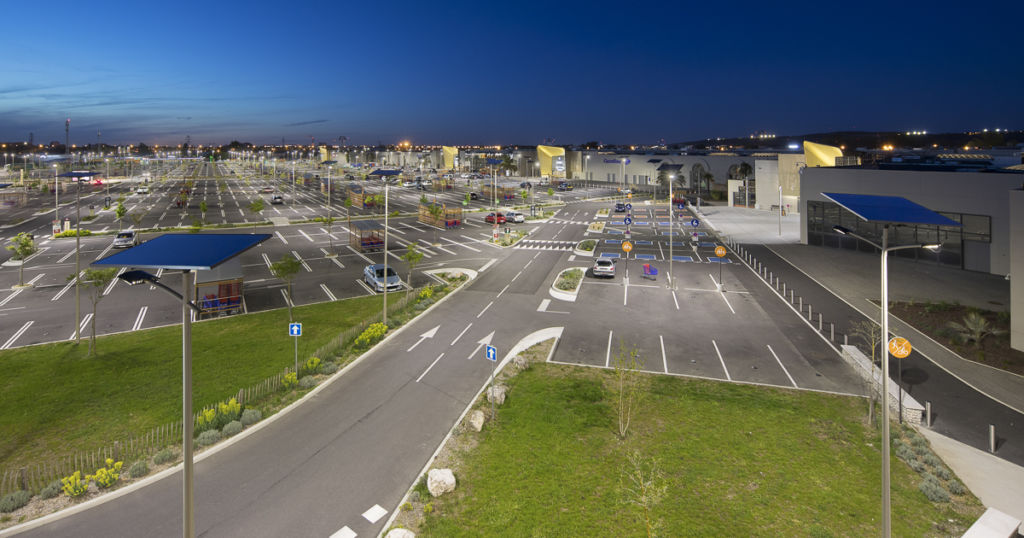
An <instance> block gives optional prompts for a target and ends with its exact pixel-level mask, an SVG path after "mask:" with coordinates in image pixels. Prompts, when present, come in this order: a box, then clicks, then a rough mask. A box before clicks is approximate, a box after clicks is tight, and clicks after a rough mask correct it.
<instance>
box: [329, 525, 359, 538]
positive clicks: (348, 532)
mask: <svg viewBox="0 0 1024 538" xmlns="http://www.w3.org/2000/svg"><path fill="white" fill-rule="evenodd" d="M356 536H357V535H356V533H355V532H354V531H352V529H350V528H348V527H342V528H340V529H338V532H336V533H334V534H332V535H331V538H356Z"/></svg>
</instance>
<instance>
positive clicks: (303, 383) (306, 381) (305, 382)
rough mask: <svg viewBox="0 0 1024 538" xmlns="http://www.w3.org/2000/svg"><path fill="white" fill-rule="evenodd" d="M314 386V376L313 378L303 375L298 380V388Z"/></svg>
mask: <svg viewBox="0 0 1024 538" xmlns="http://www.w3.org/2000/svg"><path fill="white" fill-rule="evenodd" d="M315 386H316V378H314V377H313V376H311V375H307V376H303V377H302V379H300V380H299V388H300V389H311V388H313V387H315Z"/></svg>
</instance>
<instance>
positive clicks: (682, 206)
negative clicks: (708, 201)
mask: <svg viewBox="0 0 1024 538" xmlns="http://www.w3.org/2000/svg"><path fill="white" fill-rule="evenodd" d="M676 207H678V208H679V209H686V204H679V205H678V206H676Z"/></svg>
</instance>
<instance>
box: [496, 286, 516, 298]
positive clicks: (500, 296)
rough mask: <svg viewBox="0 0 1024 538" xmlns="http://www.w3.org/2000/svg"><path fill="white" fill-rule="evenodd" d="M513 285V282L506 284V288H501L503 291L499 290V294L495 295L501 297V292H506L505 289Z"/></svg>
mask: <svg viewBox="0 0 1024 538" xmlns="http://www.w3.org/2000/svg"><path fill="white" fill-rule="evenodd" d="M511 285H512V284H505V287H504V288H501V291H499V292H498V295H497V296H496V297H495V299H497V298H499V297H501V294H502V293H505V290H507V289H508V287H509V286H511Z"/></svg>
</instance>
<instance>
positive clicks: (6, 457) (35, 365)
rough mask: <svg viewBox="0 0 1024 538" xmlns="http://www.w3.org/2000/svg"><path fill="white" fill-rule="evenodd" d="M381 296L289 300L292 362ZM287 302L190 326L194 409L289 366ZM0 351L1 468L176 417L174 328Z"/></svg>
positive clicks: (375, 308)
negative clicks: (91, 352)
mask: <svg viewBox="0 0 1024 538" xmlns="http://www.w3.org/2000/svg"><path fill="white" fill-rule="evenodd" d="M380 307H381V301H380V298H379V297H360V298H355V299H348V300H344V301H336V302H330V303H322V304H316V305H309V306H300V307H296V308H295V310H294V317H295V321H300V322H302V324H303V325H302V329H303V333H302V336H301V337H300V338H299V361H300V362H301V361H303V360H305V359H306V358H308V356H309V354H310V353H312V352H313V351H314V350H316V349H317V348H319V347H320V346H321V345H323V344H324V343H326V342H327V341H328V340H330V339H331V338H332V337H334V336H337V335H338V333H340V332H341V331H342V330H343V329H345V328H347V327H349V326H352V325H355V324H357V323H358V322H359V321H361V320H363V319H364V318H367V317H370V316H371V315H372V314H374V313H377V312H379V311H380ZM287 323H288V311H287V310H286V309H281V310H274V311H269V312H260V313H256V314H249V315H244V316H235V317H229V318H223V319H218V320H214V321H205V322H202V323H195V324H193V325H192V383H193V396H194V398H193V405H194V408H195V409H200V408H201V407H202V406H205V405H210V404H214V403H217V402H220V401H223V400H225V399H227V398H230V397H231V396H234V395H235V394H237V392H238V390H239V389H240V388H244V387H249V386H251V385H253V384H255V383H257V382H259V381H262V380H263V379H265V378H267V377H270V376H272V375H275V374H277V373H280V372H281V371H282V370H284V368H286V367H289V366H292V364H293V362H294V349H293V346H294V344H293V342H292V337H290V336H288V327H287ZM88 347H89V346H88V343H87V342H86V341H85V339H84V338H83V342H82V344H81V345H80V346H75V345H73V344H70V343H64V342H62V343H58V344H47V345H40V346H30V347H24V348H16V349H11V350H4V351H0V363H2V364H3V369H4V374H3V376H2V377H0V409H2V410H3V412H2V413H0V432H3V434H2V435H0V468H4V467H8V468H11V467H13V468H16V467H18V466H21V465H27V464H36V463H41V462H43V461H47V460H49V459H51V458H54V457H60V456H66V455H69V454H72V453H74V452H76V451H84V450H95V449H97V448H99V447H101V446H107V445H109V444H110V443H111V442H112V441H113V440H115V439H124V438H126V437H128V436H129V435H140V434H143V433H145V432H147V431H148V430H149V429H150V428H153V427H155V426H159V425H161V424H167V423H170V422H174V421H177V420H180V419H181V327H164V328H158V329H149V330H144V331H136V332H132V333H125V334H117V335H111V336H102V337H99V338H98V339H97V343H96V347H97V352H98V353H97V355H96V356H94V357H91V358H86V356H85V354H86V351H87V350H88Z"/></svg>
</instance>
